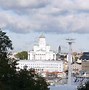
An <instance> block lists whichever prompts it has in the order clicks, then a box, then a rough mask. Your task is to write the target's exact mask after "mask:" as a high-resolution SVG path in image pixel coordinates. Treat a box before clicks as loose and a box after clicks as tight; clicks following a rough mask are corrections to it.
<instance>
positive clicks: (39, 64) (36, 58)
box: [17, 35, 64, 74]
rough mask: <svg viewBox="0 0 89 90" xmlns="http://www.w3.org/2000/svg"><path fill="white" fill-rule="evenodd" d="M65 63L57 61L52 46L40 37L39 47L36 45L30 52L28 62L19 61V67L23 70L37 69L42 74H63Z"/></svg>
mask: <svg viewBox="0 0 89 90" xmlns="http://www.w3.org/2000/svg"><path fill="white" fill-rule="evenodd" d="M63 64H64V63H63V61H61V60H60V61H56V54H55V53H54V52H53V51H52V50H50V46H49V45H47V44H46V40H45V37H44V36H43V35H41V36H40V37H39V43H38V45H34V47H33V50H32V51H30V52H28V60H20V61H18V65H17V67H18V68H19V69H23V68H24V67H25V66H27V69H31V68H33V69H35V71H37V72H41V74H43V73H46V72H63V71H64V67H63V66H64V65H63Z"/></svg>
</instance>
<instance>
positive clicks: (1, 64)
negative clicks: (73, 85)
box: [0, 30, 49, 90]
mask: <svg viewBox="0 0 89 90" xmlns="http://www.w3.org/2000/svg"><path fill="white" fill-rule="evenodd" d="M8 49H12V42H11V40H10V39H9V37H8V36H7V35H6V33H5V32H2V31H1V30H0V90H49V88H48V85H47V83H46V81H45V79H44V78H43V77H39V75H37V74H35V71H34V70H32V69H30V70H27V69H26V67H24V69H23V70H22V69H21V70H19V71H18V70H17V69H16V64H17V61H12V62H11V60H10V58H8V57H7V56H8Z"/></svg>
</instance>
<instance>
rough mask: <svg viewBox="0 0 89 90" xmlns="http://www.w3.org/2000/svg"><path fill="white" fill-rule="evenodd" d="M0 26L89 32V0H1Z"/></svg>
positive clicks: (19, 31) (10, 28)
mask: <svg viewBox="0 0 89 90" xmlns="http://www.w3.org/2000/svg"><path fill="white" fill-rule="evenodd" d="M0 9H1V11H0V26H1V27H3V28H5V29H8V30H10V31H13V32H16V33H24V32H25V33H27V32H40V31H42V32H43V31H44V32H56V33H70V32H77V33H84V32H89V30H88V28H89V25H88V24H89V0H86V1H84V0H0Z"/></svg>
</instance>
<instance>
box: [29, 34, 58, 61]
mask: <svg viewBox="0 0 89 90" xmlns="http://www.w3.org/2000/svg"><path fill="white" fill-rule="evenodd" d="M28 59H29V60H41V61H42V60H56V54H55V53H54V52H53V51H52V50H51V49H50V46H49V45H47V44H46V39H45V37H44V36H43V35H41V36H40V37H39V40H38V44H37V45H34V46H33V50H31V51H29V52H28Z"/></svg>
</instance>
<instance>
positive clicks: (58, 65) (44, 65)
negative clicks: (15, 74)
mask: <svg viewBox="0 0 89 90" xmlns="http://www.w3.org/2000/svg"><path fill="white" fill-rule="evenodd" d="M25 66H26V67H27V69H31V68H33V69H35V71H37V72H39V73H48V72H49V73H50V72H59V73H61V72H63V71H64V70H63V61H36V60H20V61H18V65H17V68H19V69H23V68H24V67H25Z"/></svg>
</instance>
